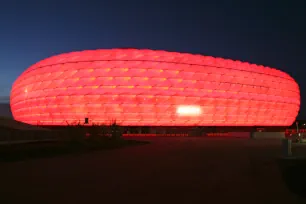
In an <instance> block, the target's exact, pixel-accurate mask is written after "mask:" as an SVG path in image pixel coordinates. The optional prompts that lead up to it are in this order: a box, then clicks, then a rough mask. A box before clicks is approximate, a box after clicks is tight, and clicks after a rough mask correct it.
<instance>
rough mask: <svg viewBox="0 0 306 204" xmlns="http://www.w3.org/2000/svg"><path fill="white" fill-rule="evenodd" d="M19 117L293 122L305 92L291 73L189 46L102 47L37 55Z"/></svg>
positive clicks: (19, 84)
mask: <svg viewBox="0 0 306 204" xmlns="http://www.w3.org/2000/svg"><path fill="white" fill-rule="evenodd" d="M10 97H11V98H10V106H11V110H12V114H13V117H14V119H15V120H17V121H21V122H24V123H28V124H32V125H46V126H65V125H67V124H70V123H74V122H77V121H81V122H84V120H85V119H86V120H88V124H93V123H100V124H101V123H108V122H109V121H112V120H116V121H117V122H118V123H119V124H121V125H122V126H131V127H132V126H143V127H148V126H149V127H153V126H167V127H191V126H214V127H215V126H222V127H224V126H228V127H234V126H235V127H236V126H239V127H244V126H290V125H292V123H293V122H294V121H295V119H296V117H297V115H298V112H299V109H300V91H299V86H298V84H297V83H296V82H295V80H294V79H293V78H292V77H291V76H289V75H288V74H287V73H285V72H282V71H280V70H277V69H274V68H270V67H265V66H262V65H255V64H250V63H247V62H241V61H234V60H230V59H223V58H215V57H211V56H203V55H195V54H188V53H178V52H168V51H160V50H144V49H101V50H86V51H79V52H71V53H64V54H60V55H56V56H53V57H49V58H47V59H44V60H42V61H39V62H37V63H36V64H34V65H32V66H31V67H29V68H28V69H26V70H25V71H24V72H23V73H22V74H21V75H20V76H19V77H18V78H17V79H16V81H15V82H14V84H13V86H12V90H11V96H10Z"/></svg>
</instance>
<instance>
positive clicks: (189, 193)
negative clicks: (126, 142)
mask: <svg viewBox="0 0 306 204" xmlns="http://www.w3.org/2000/svg"><path fill="white" fill-rule="evenodd" d="M138 139H144V140H150V141H151V142H152V143H151V144H147V145H141V146H132V147H126V148H123V149H114V150H108V151H101V152H90V153H87V154H80V155H66V156H61V157H54V158H47V159H35V160H27V161H20V162H13V163H12V162H11V163H5V162H2V163H0V203H1V204H2V203H3V204H4V203H30V202H32V203H44V204H46V203H56V204H61V203H64V204H67V203H73V204H76V203H103V202H104V203H144V204H146V203H156V204H158V203H188V204H189V203H190V204H191V203H207V202H213V203H248V204H250V203H256V204H258V203H306V199H303V198H300V197H298V196H296V195H295V194H293V193H291V192H290V191H289V190H288V189H287V187H286V185H285V184H284V182H283V180H282V176H281V172H280V170H279V167H278V164H277V158H278V157H279V156H280V153H281V149H280V141H275V140H259V141H256V140H248V139H235V138H227V139H222V138H138ZM305 185H306V184H305Z"/></svg>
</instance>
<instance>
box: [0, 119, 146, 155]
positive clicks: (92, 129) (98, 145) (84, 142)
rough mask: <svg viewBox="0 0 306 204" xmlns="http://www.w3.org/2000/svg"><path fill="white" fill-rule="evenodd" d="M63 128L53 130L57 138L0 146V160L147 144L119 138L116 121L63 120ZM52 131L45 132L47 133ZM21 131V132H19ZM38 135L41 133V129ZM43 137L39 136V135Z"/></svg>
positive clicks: (120, 132)
mask: <svg viewBox="0 0 306 204" xmlns="http://www.w3.org/2000/svg"><path fill="white" fill-rule="evenodd" d="M67 124H68V125H67V126H66V127H63V128H62V129H60V130H54V132H53V133H54V134H55V133H56V134H57V140H54V141H40V142H31V143H24V144H10V145H1V146H0V161H18V160H24V159H29V158H41V157H52V156H56V155H62V154H71V153H84V152H88V151H92V150H103V149H113V148H119V147H124V146H129V145H138V144H147V143H148V142H141V141H135V140H123V139H122V134H123V131H122V130H123V129H122V127H121V126H120V125H118V124H117V122H116V121H115V120H114V121H111V123H110V124H109V125H105V124H98V123H95V124H92V125H84V124H81V123H80V122H74V123H71V124H69V123H67ZM50 132H52V131H49V132H48V133H50ZM21 133H22V132H21ZM41 134H44V133H43V132H41ZM40 136H43V135H40Z"/></svg>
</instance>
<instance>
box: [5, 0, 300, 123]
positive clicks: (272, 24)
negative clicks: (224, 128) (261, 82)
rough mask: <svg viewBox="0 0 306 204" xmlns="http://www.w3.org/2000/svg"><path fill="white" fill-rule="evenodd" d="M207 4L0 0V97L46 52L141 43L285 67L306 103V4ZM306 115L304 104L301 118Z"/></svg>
mask: <svg viewBox="0 0 306 204" xmlns="http://www.w3.org/2000/svg"><path fill="white" fill-rule="evenodd" d="M4 2H5V3H4ZM150 2H151V3H150ZM206 2H207V1H205V0H202V1H201V0H200V1H192V0H189V1H180V0H177V1H172V0H168V1H167V0H163V1H160V0H156V1H133V0H122V1H119V0H117V1H116V0H111V1H103V0H100V1H94V0H87V1H85V0H84V1H80V0H71V1H65V0H60V1H56V0H52V1H50V0H37V1H30V0H19V1H17V0H15V1H14V0H11V1H1V2H0V46H1V47H0V68H1V76H0V91H1V94H0V97H1V98H0V99H1V101H2V102H5V101H7V99H8V96H9V94H10V89H11V85H12V83H13V81H14V80H15V79H16V78H17V77H18V75H19V74H20V73H22V72H23V71H24V70H25V69H26V68H27V67H29V66H30V65H32V64H34V63H35V62H37V61H39V60H41V59H44V58H46V57H49V56H52V55H55V54H59V53H63V52H70V51H77V50H84V49H98V48H114V47H135V48H150V49H162V50H169V51H178V52H191V53H200V54H205V55H211V56H216V57H224V58H231V59H235V60H242V61H247V62H251V63H256V64H263V65H266V66H271V67H275V68H278V69H280V70H283V71H285V72H287V73H289V74H290V75H291V76H292V77H294V78H295V79H296V80H297V82H298V83H299V84H300V88H301V95H302V105H303V104H304V103H303V101H305V99H306V97H305V93H306V88H305V87H306V80H305V79H304V78H305V73H306V62H305V56H306V50H305V46H306V40H305V37H306V2H305V1H304V0H300V1H298V0H295V1H281V0H277V1H269V0H266V1H261V0H258V1H235V0H233V1H228V0H227V1H211V3H206ZM246 2H247V3H246ZM251 2H253V3H251ZM305 117H306V108H303V107H302V108H301V112H300V118H305Z"/></svg>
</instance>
